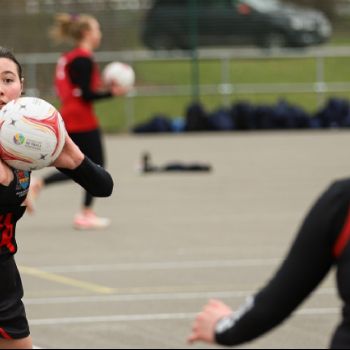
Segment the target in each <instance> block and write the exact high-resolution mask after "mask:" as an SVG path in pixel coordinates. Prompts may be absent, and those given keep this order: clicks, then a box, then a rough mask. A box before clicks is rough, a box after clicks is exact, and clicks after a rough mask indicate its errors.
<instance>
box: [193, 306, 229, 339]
mask: <svg viewBox="0 0 350 350" xmlns="http://www.w3.org/2000/svg"><path fill="white" fill-rule="evenodd" d="M232 313H233V311H232V309H231V308H229V307H228V306H227V305H225V304H224V303H222V302H221V301H219V300H211V301H210V302H209V304H208V305H206V306H205V307H204V309H203V311H202V312H201V313H200V314H198V316H197V318H196V320H195V321H194V324H193V327H192V332H191V335H190V336H189V338H188V342H189V343H190V344H193V343H195V342H206V343H209V344H213V343H215V327H216V325H217V323H218V321H219V320H221V319H222V318H224V317H226V316H229V315H232Z"/></svg>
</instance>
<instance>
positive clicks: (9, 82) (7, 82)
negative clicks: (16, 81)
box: [4, 78, 13, 84]
mask: <svg viewBox="0 0 350 350" xmlns="http://www.w3.org/2000/svg"><path fill="white" fill-rule="evenodd" d="M12 82H13V79H10V78H7V79H4V83H6V84H11V83H12Z"/></svg>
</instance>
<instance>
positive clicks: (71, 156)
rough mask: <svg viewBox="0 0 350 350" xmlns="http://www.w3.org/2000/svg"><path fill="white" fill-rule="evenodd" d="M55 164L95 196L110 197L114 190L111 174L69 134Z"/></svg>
mask: <svg viewBox="0 0 350 350" xmlns="http://www.w3.org/2000/svg"><path fill="white" fill-rule="evenodd" d="M53 166H55V167H56V168H57V169H58V170H59V171H61V172H62V173H64V174H66V175H67V176H69V177H70V178H71V179H72V180H74V181H75V182H77V183H78V184H79V185H80V186H82V187H83V188H84V189H85V190H86V191H87V192H89V193H90V194H91V195H93V196H94V197H109V196H110V195H111V194H112V192H113V187H114V183H113V179H112V177H111V175H110V174H109V173H108V172H107V171H106V170H105V169H104V168H102V167H101V166H99V165H97V164H95V163H94V162H92V161H91V160H90V159H89V158H87V157H86V156H85V155H84V154H83V153H82V152H81V151H80V149H79V147H78V146H77V145H75V144H74V142H73V141H72V140H71V138H70V137H69V136H68V135H67V136H66V143H65V146H64V148H63V151H62V153H61V155H60V157H59V158H58V159H57V160H56V162H55V163H54V164H53Z"/></svg>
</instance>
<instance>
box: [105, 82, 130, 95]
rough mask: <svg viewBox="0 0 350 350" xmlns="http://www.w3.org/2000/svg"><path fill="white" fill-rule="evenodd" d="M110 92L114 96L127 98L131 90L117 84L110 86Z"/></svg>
mask: <svg viewBox="0 0 350 350" xmlns="http://www.w3.org/2000/svg"><path fill="white" fill-rule="evenodd" d="M110 91H111V93H112V95H113V96H125V95H127V94H128V93H129V92H130V91H131V88H127V87H122V86H120V85H118V84H117V83H112V84H111V86H110Z"/></svg>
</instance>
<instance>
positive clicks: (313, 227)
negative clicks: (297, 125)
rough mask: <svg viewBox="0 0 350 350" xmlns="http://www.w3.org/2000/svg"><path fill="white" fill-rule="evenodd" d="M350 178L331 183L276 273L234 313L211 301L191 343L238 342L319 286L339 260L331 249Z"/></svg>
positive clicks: (282, 317)
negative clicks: (342, 181)
mask: <svg viewBox="0 0 350 350" xmlns="http://www.w3.org/2000/svg"><path fill="white" fill-rule="evenodd" d="M349 187H350V184H349V181H348V182H347V183H346V185H345V186H344V183H336V184H335V185H333V186H331V187H330V188H329V189H328V190H327V191H326V192H325V193H324V194H323V195H322V197H321V198H320V199H319V200H318V201H317V202H316V204H315V205H314V207H313V208H312V210H311V211H310V213H309V214H308V215H307V217H306V219H305V221H304V223H303V225H302V227H301V229H300V232H299V234H298V235H297V238H296V240H295V242H294V244H293V245H292V248H291V249H290V252H289V254H288V256H287V258H286V260H285V261H284V262H283V264H282V265H281V267H280V268H279V269H278V271H277V273H276V274H275V276H274V277H273V278H272V280H271V281H270V282H269V283H268V284H267V286H266V287H265V288H263V289H262V290H261V291H260V292H259V293H258V294H257V295H256V296H255V297H253V298H250V299H249V300H248V301H247V303H246V304H245V305H244V306H243V307H242V308H241V309H240V310H239V311H238V312H236V313H231V314H230V315H228V313H230V312H229V309H228V307H226V306H225V305H224V304H222V303H221V304H220V302H214V303H210V304H209V305H208V306H207V307H206V308H205V309H204V311H203V312H202V313H201V314H200V315H199V316H198V317H197V319H196V321H195V323H194V326H193V331H192V334H191V336H190V339H189V340H190V342H196V341H207V342H216V343H219V344H221V345H230V346H232V345H238V344H241V343H244V342H247V341H250V340H253V339H255V338H257V337H258V336H260V335H262V334H264V333H266V332H268V331H269V330H271V329H272V328H274V327H275V326H277V325H279V324H281V323H282V322H283V321H284V320H285V319H286V318H287V317H288V316H290V314H291V313H292V312H293V311H294V310H295V309H296V308H297V307H298V306H299V305H300V304H301V303H302V302H303V301H304V300H305V298H306V297H307V296H308V295H309V294H310V293H311V292H312V291H313V290H314V289H315V288H316V287H317V285H318V284H319V283H320V282H321V281H322V280H323V278H324V277H325V276H326V274H327V273H328V272H329V270H330V268H331V266H332V265H333V263H334V261H335V257H334V256H333V254H332V247H333V245H334V242H335V240H336V239H337V237H338V235H339V233H340V232H341V230H342V227H343V225H344V222H345V218H346V215H347V211H348V206H349V203H348V198H349V195H348V194H347V195H345V193H346V191H347V192H349Z"/></svg>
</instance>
